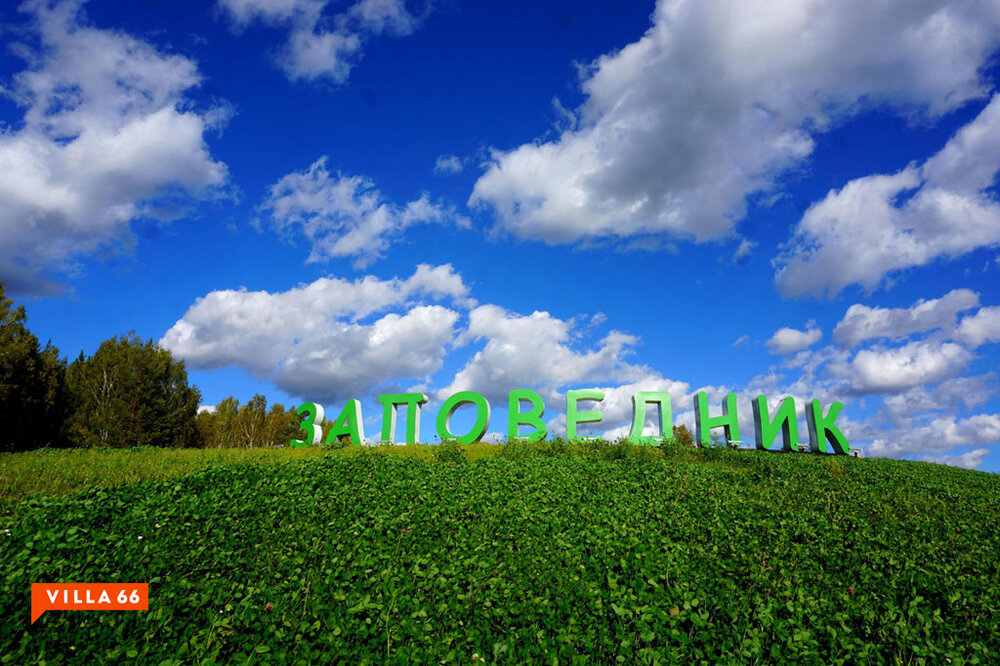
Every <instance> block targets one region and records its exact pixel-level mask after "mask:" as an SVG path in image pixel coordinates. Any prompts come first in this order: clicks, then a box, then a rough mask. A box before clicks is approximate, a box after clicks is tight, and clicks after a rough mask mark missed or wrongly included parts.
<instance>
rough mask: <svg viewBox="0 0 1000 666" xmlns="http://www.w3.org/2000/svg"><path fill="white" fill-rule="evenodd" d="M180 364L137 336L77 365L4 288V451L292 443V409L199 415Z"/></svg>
mask: <svg viewBox="0 0 1000 666" xmlns="http://www.w3.org/2000/svg"><path fill="white" fill-rule="evenodd" d="M200 402H201V392H200V391H199V390H198V388H197V387H196V386H192V385H190V384H189V383H188V377H187V371H186V370H185V368H184V362H183V361H179V360H176V359H174V358H173V355H172V354H171V353H170V352H169V351H167V350H166V349H163V348H161V347H159V346H158V345H157V344H155V343H154V342H153V341H152V340H145V341H144V340H142V338H140V337H139V336H137V335H136V334H135V333H134V332H129V333H127V334H125V335H123V336H121V337H113V338H111V339H109V340H105V341H104V342H102V343H101V345H100V347H98V349H97V351H96V352H94V354H93V356H89V357H88V356H85V355H84V354H83V352H81V353H80V356H79V357H78V358H77V359H76V360H74V361H73V362H72V363H68V362H67V360H66V359H64V358H60V356H59V350H58V349H57V348H56V347H54V346H53V345H52V343H51V341H50V342H47V343H46V344H45V345H44V346H42V345H41V344H40V343H39V340H38V338H37V337H36V336H35V335H34V334H32V333H31V331H30V330H28V327H27V314H26V312H25V309H24V306H23V305H21V306H17V307H14V303H13V301H11V300H9V299H8V298H7V297H6V293H5V290H4V285H3V283H2V282H0V423H2V427H0V451H2V452H11V451H27V450H30V449H36V448H41V447H73V446H76V447H112V448H126V447H132V446H160V447H203V448H209V447H211V448H215V447H250V446H270V445H276V444H287V443H288V441H289V440H290V439H291V438H292V437H293V436H294V435H295V433H296V432H297V430H298V418H297V417H296V415H295V412H294V411H293V410H286V409H285V407H284V405H281V404H277V403H276V404H274V405H272V406H271V408H270V409H268V408H267V399H266V398H265V397H264V396H262V395H260V394H257V395H255V396H254V397H253V398H252V399H251V400H250V401H248V402H247V403H246V404H244V405H241V404H240V402H239V401H238V400H236V399H235V398H232V397H229V398H226V399H225V400H223V401H222V402H220V403H219V404H218V405H217V406H216V407H215V409H214V410H201V411H199V404H200Z"/></svg>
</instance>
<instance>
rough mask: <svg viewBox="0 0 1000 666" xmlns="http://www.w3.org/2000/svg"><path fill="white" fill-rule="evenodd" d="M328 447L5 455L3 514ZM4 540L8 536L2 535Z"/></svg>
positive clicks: (1, 457)
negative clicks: (87, 491) (21, 505)
mask: <svg viewBox="0 0 1000 666" xmlns="http://www.w3.org/2000/svg"><path fill="white" fill-rule="evenodd" d="M323 453H324V451H323V449H322V448H320V447H318V446H315V447H307V448H302V449H289V448H286V447H282V448H278V447H266V448H265V447H260V448H252V449H247V448H231V449H221V448H216V449H164V448H159V447H149V446H141V447H133V448H129V449H80V448H77V449H39V450H37V451H28V452H25V453H18V454H0V515H3V514H10V513H12V512H13V511H14V508H15V506H16V504H17V503H18V502H19V501H23V500H25V499H29V498H33V497H54V496H58V495H68V494H70V493H74V492H79V491H80V490H83V489H84V488H87V487H88V486H100V487H104V488H114V487H119V486H131V485H135V484H137V483H141V482H143V481H159V480H162V479H167V478H171V477H174V476H180V475H182V474H187V473H189V472H193V471H195V470H197V469H201V468H203V467H208V466H211V465H221V464H227V463H236V462H239V463H253V464H265V463H273V462H282V461H285V462H287V461H288V460H301V459H308V458H314V457H318V456H321V455H323ZM0 536H2V535H0Z"/></svg>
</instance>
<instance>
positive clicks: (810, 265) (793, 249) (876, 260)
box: [775, 95, 1000, 296]
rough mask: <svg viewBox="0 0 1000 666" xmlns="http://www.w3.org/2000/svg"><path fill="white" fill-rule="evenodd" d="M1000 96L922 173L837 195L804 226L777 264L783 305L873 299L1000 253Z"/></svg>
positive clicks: (913, 170) (867, 181)
mask: <svg viewBox="0 0 1000 666" xmlns="http://www.w3.org/2000/svg"><path fill="white" fill-rule="evenodd" d="M998 171H1000V95H996V96H994V97H993V99H992V100H991V101H990V103H989V104H988V105H987V106H986V107H985V108H984V109H983V110H982V112H981V113H980V114H979V115H978V116H977V117H976V118H975V119H974V120H973V121H972V122H970V123H969V124H968V125H966V126H965V127H963V128H962V129H961V130H960V131H959V132H958V133H957V134H956V135H955V136H954V137H952V138H951V140H950V141H948V143H947V144H946V145H945V147H944V148H943V149H942V150H941V151H940V152H938V153H937V154H936V155H934V156H932V157H931V158H929V159H928V160H926V161H925V162H924V163H923V164H921V165H916V164H911V165H909V166H907V167H906V168H905V169H903V170H902V171H899V172H898V173H895V174H891V175H873V176H865V177H863V178H858V179H856V180H852V181H851V182H849V183H848V184H847V185H845V186H844V187H843V188H841V189H839V190H833V191H831V192H830V193H829V194H827V196H826V197H825V198H824V199H823V200H822V201H819V202H818V203H816V204H813V206H811V207H810V208H809V210H807V211H806V213H805V215H803V217H802V219H801V220H800V221H799V223H798V225H797V227H796V229H795V232H794V235H793V237H792V239H791V240H790V241H789V243H788V244H787V245H786V247H785V250H784V252H783V254H782V255H781V256H780V257H779V258H778V259H777V260H776V265H777V266H778V269H777V272H776V273H775V281H776V282H777V285H778V288H779V290H780V291H781V292H782V293H783V294H784V295H787V296H802V295H814V296H822V295H831V296H832V295H835V294H837V293H838V292H840V291H841V290H842V289H844V288H845V287H847V286H848V285H852V284H857V285H860V286H862V287H864V288H865V289H867V290H872V289H875V288H876V287H878V285H879V284H880V283H882V281H883V279H884V278H885V276H886V275H887V274H889V273H891V272H893V271H898V270H901V269H905V268H910V267H914V266H923V265H925V264H928V263H930V262H931V261H933V260H935V259H938V258H942V257H943V258H954V257H958V256H961V255H963V254H965V253H967V252H970V251H972V250H974V249H976V248H981V247H989V246H995V245H996V244H998V243H1000V202H998V201H997V199H996V196H995V195H994V194H992V193H991V188H992V187H993V184H994V183H995V181H996V175H997V172H998Z"/></svg>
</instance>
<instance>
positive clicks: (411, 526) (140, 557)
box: [0, 442, 1000, 664]
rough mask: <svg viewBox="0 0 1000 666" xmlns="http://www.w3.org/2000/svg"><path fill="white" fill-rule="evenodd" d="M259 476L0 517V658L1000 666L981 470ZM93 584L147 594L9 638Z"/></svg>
mask: <svg viewBox="0 0 1000 666" xmlns="http://www.w3.org/2000/svg"><path fill="white" fill-rule="evenodd" d="M154 453H155V452H151V453H149V454H148V455H154ZM47 455H50V456H55V457H57V458H58V454H47ZM118 455H119V456H121V457H127V456H128V455H135V456H139V457H143V456H145V455H147V453H145V452H143V453H133V454H129V453H125V452H123V453H120V454H118ZM157 455H164V454H157ZM267 455H270V456H272V457H271V458H262V459H260V460H257V461H253V462H244V463H239V464H235V463H234V464H218V460H216V461H214V462H213V463H212V464H210V465H209V466H207V467H204V468H203V469H200V470H198V471H195V472H193V473H189V474H184V475H182V476H176V477H175V478H170V479H165V480H144V481H140V482H137V483H134V484H131V485H129V484H128V483H127V482H122V483H119V484H118V485H117V487H115V488H96V487H95V488H91V489H90V490H86V491H84V492H82V493H79V494H76V495H72V496H65V497H48V496H42V495H35V496H34V497H33V498H31V499H29V500H27V501H25V502H23V503H21V504H19V505H18V506H17V507H16V509H15V510H14V511H13V512H12V513H11V514H10V515H7V516H6V517H3V518H0V561H3V562H4V564H5V568H4V577H3V579H2V583H0V585H2V590H0V645H3V646H5V648H4V651H3V652H2V653H0V663H8V662H9V663H42V662H44V663H64V662H79V663H93V662H128V661H130V660H134V661H136V662H137V663H154V664H155V663H160V662H161V661H163V660H174V661H171V662H170V663H213V662H227V663H249V662H254V663H269V662H273V663H286V662H287V663H328V662H330V661H334V662H343V663H352V664H353V663H375V664H378V663H401V664H402V663H432V662H442V661H443V662H462V663H469V662H471V661H472V658H473V654H478V655H480V656H481V657H482V658H484V659H485V660H486V661H487V662H489V663H525V662H528V663H598V664H605V663H616V662H618V663H629V664H631V663H706V664H716V663H739V664H743V663H786V662H796V663H806V664H829V663H851V664H858V663H861V664H864V663H870V664H898V663H902V664H919V663H928V664H931V663H934V664H938V663H946V661H945V660H946V659H950V660H951V663H953V664H967V663H981V664H990V663H998V660H1000V531H998V529H997V525H998V524H1000V506H998V504H997V502H996V498H997V497H998V496H1000V477H997V476H995V475H990V474H984V473H978V472H969V471H966V470H959V469H953V468H947V467H942V466H938V465H930V464H925V463H907V462H899V461H891V460H865V459H860V460H859V459H845V458H836V459H834V458H832V457H827V456H813V455H781V454H769V453H758V452H753V451H739V452H729V451H717V450H710V451H671V452H667V454H664V453H662V452H660V451H657V450H652V449H640V448H635V447H622V446H587V445H584V446H570V445H566V444H563V443H558V442H557V443H546V444H542V445H537V446H524V445H504V446H489V445H480V446H473V447H462V448H461V449H457V448H454V447H452V448H451V449H449V448H448V447H391V448H390V447H386V448H377V449H361V448H357V447H353V448H349V449H343V450H333V451H326V452H321V456H320V457H316V458H314V459H310V460H289V461H287V462H277V463H274V464H266V465H264V464H257V463H258V462H262V461H263V460H271V461H273V460H274V459H275V458H274V456H279V455H286V456H295V455H301V454H298V453H296V452H295V451H289V450H285V451H283V452H281V453H280V454H278V453H275V452H268V454H267ZM312 455H316V452H313V454H312ZM154 467H155V465H154ZM4 469H5V470H7V469H11V468H10V467H5V468H4ZM114 469H118V468H114ZM174 469H176V468H174ZM6 473H7V472H6V471H5V474H6ZM119 481H121V479H119ZM8 529H9V530H10V534H9V535H7V534H6V530H8ZM140 536H141V537H142V539H139V537H140ZM111 581H114V582H149V583H150V610H149V611H147V612H141V613H128V612H90V613H88V612H79V611H77V612H50V613H47V614H46V615H44V616H42V618H41V619H39V620H38V622H36V623H35V624H34V625H32V626H30V627H29V626H28V595H29V586H30V583H31V582H111ZM268 604H270V605H271V607H272V609H271V610H268Z"/></svg>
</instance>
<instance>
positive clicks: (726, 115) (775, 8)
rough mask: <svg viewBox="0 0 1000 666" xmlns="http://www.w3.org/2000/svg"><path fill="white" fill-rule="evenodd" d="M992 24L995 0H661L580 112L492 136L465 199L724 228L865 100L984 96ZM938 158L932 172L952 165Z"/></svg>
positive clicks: (600, 230)
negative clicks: (547, 127) (551, 128)
mask: <svg viewBox="0 0 1000 666" xmlns="http://www.w3.org/2000/svg"><path fill="white" fill-rule="evenodd" d="M998 26H1000V6H995V5H989V8H988V9H987V8H986V7H985V6H984V5H983V4H982V3H981V2H978V1H976V0H964V1H963V0H960V1H945V0H938V1H928V2H920V3H915V2H911V1H910V0H893V1H890V2H883V3H879V4H877V5H875V4H873V3H871V2H868V1H867V0H817V1H815V2H809V3H802V2H799V1H798V0H783V1H779V2H771V3H768V8H767V11H761V10H760V8H759V7H758V6H757V5H755V4H753V3H746V2H742V1H741V0H711V1H709V0H706V1H702V2H686V1H684V0H660V1H659V2H657V5H656V9H655V11H654V14H653V25H652V27H650V28H649V30H648V31H647V32H646V33H645V35H643V36H642V38H641V39H639V40H638V41H636V42H634V43H632V44H629V45H627V46H625V47H624V48H622V49H621V50H620V51H617V52H615V53H612V54H609V55H605V56H602V57H600V58H598V59H597V60H596V61H594V62H593V63H592V65H591V66H590V67H589V68H585V69H584V74H583V80H582V84H581V86H582V89H583V92H584V93H585V95H586V101H585V102H584V104H583V105H582V106H581V107H580V108H579V109H578V112H577V113H576V114H575V115H576V117H577V118H578V123H577V124H576V125H575V126H572V127H571V128H570V129H568V130H565V131H563V132H562V133H561V134H560V135H559V137H558V138H557V139H555V140H551V141H536V142H532V143H527V144H524V145H522V146H520V147H517V148H515V149H513V150H509V151H502V150H495V151H494V152H493V154H492V163H491V165H490V166H489V168H488V170H487V171H486V173H485V174H483V176H482V177H481V178H480V179H479V180H478V182H477V183H476V185H475V187H474V190H473V192H472V195H471V197H470V203H473V204H481V205H488V206H491V207H492V208H493V209H494V210H495V212H496V216H497V224H498V226H499V227H500V228H502V229H504V230H507V231H509V232H511V233H513V234H515V235H517V236H520V237H522V238H531V239H540V240H543V241H545V242H548V243H567V242H576V241H580V240H582V239H588V238H595V237H605V238H616V237H623V236H632V235H636V234H649V233H655V234H664V233H665V234H668V235H672V236H676V237H683V238H692V239H694V240H696V241H707V240H712V239H719V238H723V237H726V236H730V235H732V234H733V231H734V228H735V226H736V224H737V223H738V221H739V220H740V219H742V218H743V217H744V215H745V211H746V206H747V199H748V197H751V196H753V195H755V194H758V193H767V192H768V191H770V190H773V189H774V188H775V183H776V179H777V178H778V176H779V175H780V174H782V173H785V172H787V171H788V170H789V169H790V168H792V167H795V166H797V165H799V164H801V163H802V161H803V160H804V159H805V158H807V157H808V156H809V155H810V154H811V153H812V151H813V148H814V144H815V142H816V140H817V137H819V136H820V135H821V134H822V133H823V132H824V131H826V130H827V129H829V128H830V127H831V126H833V125H834V124H836V123H838V122H841V121H843V120H844V119H846V118H848V117H850V116H851V115H853V114H855V113H858V112H860V111H861V110H864V109H865V108H869V107H870V106H872V105H889V106H891V107H893V108H897V109H901V110H903V111H904V112H905V113H908V114H918V115H919V114H924V115H926V116H929V117H936V116H939V115H941V114H943V113H946V112H948V111H951V110H953V109H955V108H957V107H959V106H960V105H961V104H963V103H965V102H966V101H968V100H971V99H977V98H981V97H982V96H983V95H984V90H985V88H986V86H985V85H984V83H983V82H982V81H981V79H980V74H979V72H980V68H981V66H982V65H983V64H984V63H985V62H986V59H987V57H988V56H989V55H990V54H991V53H992V52H993V51H994V49H995V48H996V46H997V33H998ZM937 164H938V165H939V166H937V167H935V168H934V169H931V168H928V172H929V173H930V172H931V171H935V172H937V171H941V172H948V173H949V174H951V175H954V174H956V173H958V172H957V171H956V170H955V169H953V168H952V167H951V166H950V165H948V164H945V162H944V159H943V158H942V159H941V160H938V162H937ZM987 171H988V169H987ZM990 173H992V172H990ZM968 177H971V176H968ZM934 178H935V182H940V183H944V182H945V181H946V180H948V179H946V178H945V176H944V175H943V173H942V174H937V173H936V175H935V176H934ZM949 178H950V176H949ZM907 182H909V181H907ZM963 182H968V181H967V180H963ZM949 185H950V180H949ZM941 205H946V203H945V202H942V203H941ZM979 222H980V220H977V229H979V230H980V231H982V232H983V233H986V232H985V231H983V230H982V227H981V225H979V224H978V223H979ZM987 235H988V234H987ZM958 242H959V243H968V242H969V241H967V240H966V241H958ZM796 266H797V264H796ZM803 281H804V278H800V277H799V276H798V271H797V270H791V271H790V272H789V274H788V284H790V285H795V284H798V283H801V282H803ZM782 284H784V280H783V281H782ZM810 286H811V285H810ZM792 291H794V289H792Z"/></svg>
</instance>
